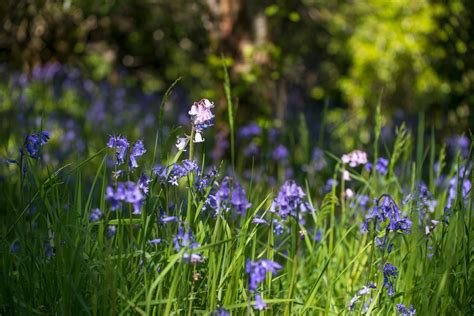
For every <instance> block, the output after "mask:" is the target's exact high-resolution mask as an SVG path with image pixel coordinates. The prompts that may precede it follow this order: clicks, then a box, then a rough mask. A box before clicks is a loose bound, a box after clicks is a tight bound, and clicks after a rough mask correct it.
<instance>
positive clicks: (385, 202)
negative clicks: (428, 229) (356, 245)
mask: <svg viewBox="0 0 474 316" xmlns="http://www.w3.org/2000/svg"><path fill="white" fill-rule="evenodd" d="M387 221H388V223H387ZM371 222H374V223H375V224H376V229H377V230H379V228H380V225H382V224H387V226H386V233H387V234H388V233H389V232H390V231H393V232H394V233H396V232H401V233H404V234H407V233H409V232H410V229H411V226H412V225H413V223H412V222H411V221H410V219H409V218H408V217H407V216H405V217H402V216H401V212H400V209H399V208H398V206H397V204H396V203H395V201H394V200H393V199H392V197H391V196H390V195H388V194H383V195H382V196H381V197H380V198H379V199H375V200H374V207H373V209H372V210H371V211H369V212H368V213H367V215H366V216H365V220H364V222H363V223H362V227H361V232H363V233H365V232H367V231H368V228H369V223H371Z"/></svg>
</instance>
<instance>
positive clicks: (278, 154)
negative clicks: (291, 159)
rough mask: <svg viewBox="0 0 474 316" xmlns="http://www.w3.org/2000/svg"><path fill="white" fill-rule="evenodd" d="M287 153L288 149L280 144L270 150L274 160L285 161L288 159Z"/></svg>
mask: <svg viewBox="0 0 474 316" xmlns="http://www.w3.org/2000/svg"><path fill="white" fill-rule="evenodd" d="M288 155H289V152H288V149H286V147H285V146H283V145H281V144H280V145H278V146H277V147H276V148H275V149H274V150H273V151H272V158H273V160H276V161H280V162H285V161H286V159H288Z"/></svg>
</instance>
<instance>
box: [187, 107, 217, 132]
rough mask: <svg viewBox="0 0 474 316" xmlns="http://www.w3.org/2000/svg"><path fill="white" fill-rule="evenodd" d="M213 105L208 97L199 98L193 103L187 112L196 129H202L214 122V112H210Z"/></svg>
mask: <svg viewBox="0 0 474 316" xmlns="http://www.w3.org/2000/svg"><path fill="white" fill-rule="evenodd" d="M213 107H214V103H213V102H211V101H209V100H208V99H201V100H200V101H198V102H194V103H193V105H192V106H191V110H189V112H188V114H189V115H190V116H191V120H192V122H193V124H194V127H195V129H196V131H199V132H200V131H203V130H204V129H206V128H208V127H210V126H212V125H213V124H214V122H213V119H214V114H212V112H211V109H212V108H213Z"/></svg>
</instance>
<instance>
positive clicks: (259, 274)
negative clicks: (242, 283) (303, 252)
mask: <svg viewBox="0 0 474 316" xmlns="http://www.w3.org/2000/svg"><path fill="white" fill-rule="evenodd" d="M281 268H282V266H281V265H279V264H278V263H277V262H273V261H271V260H267V259H262V260H259V261H255V262H252V261H250V260H247V263H246V267H245V271H246V272H247V274H248V275H249V290H250V291H251V292H255V291H256V290H257V288H258V286H259V285H260V283H262V282H263V281H264V280H265V277H266V275H267V272H271V273H272V274H274V275H275V274H277V270H280V269H281Z"/></svg>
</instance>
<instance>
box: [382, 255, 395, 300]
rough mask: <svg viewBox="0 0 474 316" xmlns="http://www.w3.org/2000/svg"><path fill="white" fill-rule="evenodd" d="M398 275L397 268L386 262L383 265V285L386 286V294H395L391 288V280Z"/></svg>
mask: <svg viewBox="0 0 474 316" xmlns="http://www.w3.org/2000/svg"><path fill="white" fill-rule="evenodd" d="M397 276H398V270H397V268H396V267H395V266H394V265H393V264H391V263H386V264H385V265H384V267H383V287H388V291H387V293H388V295H389V296H393V295H395V290H394V289H393V282H394V280H395V279H396V278H397Z"/></svg>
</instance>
